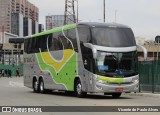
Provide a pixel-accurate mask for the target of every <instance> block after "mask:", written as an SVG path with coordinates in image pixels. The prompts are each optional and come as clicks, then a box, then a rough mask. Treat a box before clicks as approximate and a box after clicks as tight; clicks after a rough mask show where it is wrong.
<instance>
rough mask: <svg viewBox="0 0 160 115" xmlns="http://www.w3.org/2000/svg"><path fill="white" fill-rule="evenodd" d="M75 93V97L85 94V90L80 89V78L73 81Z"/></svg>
mask: <svg viewBox="0 0 160 115" xmlns="http://www.w3.org/2000/svg"><path fill="white" fill-rule="evenodd" d="M75 94H76V96H77V97H80V98H82V97H84V96H86V95H87V92H83V91H82V84H81V81H80V79H78V80H76V82H75Z"/></svg>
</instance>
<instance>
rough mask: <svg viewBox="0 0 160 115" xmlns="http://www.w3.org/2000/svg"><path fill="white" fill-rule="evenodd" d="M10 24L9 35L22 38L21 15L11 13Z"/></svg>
mask: <svg viewBox="0 0 160 115" xmlns="http://www.w3.org/2000/svg"><path fill="white" fill-rule="evenodd" d="M11 22H12V23H11V33H12V34H15V35H18V36H19V37H23V15H22V14H20V13H12V18H11Z"/></svg>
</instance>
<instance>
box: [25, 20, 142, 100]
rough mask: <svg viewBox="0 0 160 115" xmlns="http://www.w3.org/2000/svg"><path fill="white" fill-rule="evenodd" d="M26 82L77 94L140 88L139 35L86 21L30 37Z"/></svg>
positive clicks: (117, 93) (42, 90) (34, 86)
mask: <svg viewBox="0 0 160 115" xmlns="http://www.w3.org/2000/svg"><path fill="white" fill-rule="evenodd" d="M24 85H25V86H26V87H29V88H32V89H33V91H34V92H37V93H46V92H49V91H53V90H56V91H65V92H68V93H69V92H70V93H72V94H73V93H74V94H75V95H76V96H77V97H84V96H85V95H86V94H87V93H102V94H104V95H111V96H112V97H113V98H119V97H120V96H121V94H122V93H123V92H137V91H139V74H138V58H137V46H136V42H135V37H134V34H133V32H132V30H131V28H130V27H128V26H125V25H121V24H109V23H96V22H95V23H94V22H86V23H85V22H83V23H77V24H70V25H65V26H62V27H57V28H54V29H51V30H48V31H45V32H41V33H38V34H35V35H32V36H30V37H26V38H25V39H24Z"/></svg>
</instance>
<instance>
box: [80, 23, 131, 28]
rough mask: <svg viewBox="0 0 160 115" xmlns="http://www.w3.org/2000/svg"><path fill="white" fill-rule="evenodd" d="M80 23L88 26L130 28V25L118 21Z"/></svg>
mask: <svg viewBox="0 0 160 115" xmlns="http://www.w3.org/2000/svg"><path fill="white" fill-rule="evenodd" d="M78 25H86V26H88V27H116V28H130V27H129V26H126V25H122V24H118V23H98V22H84V23H83V22H82V23H78Z"/></svg>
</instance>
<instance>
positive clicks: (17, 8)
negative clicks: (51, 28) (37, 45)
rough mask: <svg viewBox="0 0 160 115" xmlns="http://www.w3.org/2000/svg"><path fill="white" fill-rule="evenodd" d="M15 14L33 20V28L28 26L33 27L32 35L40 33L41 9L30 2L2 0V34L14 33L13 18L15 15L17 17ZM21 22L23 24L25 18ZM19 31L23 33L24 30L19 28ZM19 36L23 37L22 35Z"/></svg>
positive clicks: (0, 22) (0, 29) (0, 27)
mask: <svg viewBox="0 0 160 115" xmlns="http://www.w3.org/2000/svg"><path fill="white" fill-rule="evenodd" d="M15 13H18V14H21V15H22V16H23V17H26V18H29V19H31V21H32V24H33V26H30V25H28V27H32V33H31V34H34V33H37V32H38V17H39V9H38V8H37V7H36V6H35V5H33V4H32V3H30V2H29V1H28V0H0V31H1V32H2V31H4V32H8V33H12V31H13V29H12V27H13V26H12V22H13V20H12V16H13V15H14V16H15ZM18 14H17V16H18ZM19 21H21V22H23V18H21V20H19ZM14 22H15V21H14ZM29 24H30V23H29ZM19 29H21V30H22V32H23V28H19ZM22 34H23V33H22ZM18 35H19V34H18ZM19 36H21V34H20V35H19Z"/></svg>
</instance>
